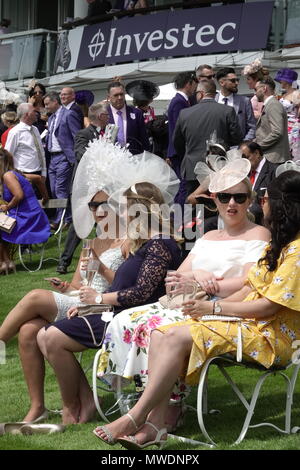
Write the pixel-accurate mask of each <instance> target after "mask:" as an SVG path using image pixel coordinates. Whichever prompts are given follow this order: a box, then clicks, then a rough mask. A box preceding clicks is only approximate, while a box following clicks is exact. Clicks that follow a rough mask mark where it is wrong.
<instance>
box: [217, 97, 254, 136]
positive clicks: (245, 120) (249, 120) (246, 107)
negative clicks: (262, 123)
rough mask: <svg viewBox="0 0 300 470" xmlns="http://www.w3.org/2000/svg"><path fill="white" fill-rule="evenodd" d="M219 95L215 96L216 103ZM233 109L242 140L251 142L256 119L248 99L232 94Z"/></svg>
mask: <svg viewBox="0 0 300 470" xmlns="http://www.w3.org/2000/svg"><path fill="white" fill-rule="evenodd" d="M218 99H219V94H218V93H217V95H216V101H218ZM233 107H234V109H235V112H236V114H237V117H238V120H239V125H240V128H241V131H242V134H243V140H253V139H254V138H255V130H256V119H255V117H254V114H253V108H252V104H251V101H250V99H249V98H248V97H247V96H243V95H238V94H237V93H234V94H233Z"/></svg>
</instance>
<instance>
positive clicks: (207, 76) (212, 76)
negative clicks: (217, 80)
mask: <svg viewBox="0 0 300 470" xmlns="http://www.w3.org/2000/svg"><path fill="white" fill-rule="evenodd" d="M199 77H200V78H207V80H211V79H212V78H214V77H215V74H212V75H199Z"/></svg>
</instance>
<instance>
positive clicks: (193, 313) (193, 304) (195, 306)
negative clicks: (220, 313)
mask: <svg viewBox="0 0 300 470" xmlns="http://www.w3.org/2000/svg"><path fill="white" fill-rule="evenodd" d="M212 308H213V303H212V302H210V301H208V300H197V299H191V300H188V301H187V302H184V303H183V304H182V313H183V315H186V316H189V317H191V318H193V319H195V320H197V319H198V318H199V319H201V317H203V316H204V315H212Z"/></svg>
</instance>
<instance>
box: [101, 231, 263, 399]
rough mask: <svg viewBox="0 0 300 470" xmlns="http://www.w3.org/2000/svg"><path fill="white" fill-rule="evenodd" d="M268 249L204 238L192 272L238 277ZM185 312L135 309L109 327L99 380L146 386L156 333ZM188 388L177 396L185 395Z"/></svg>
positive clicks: (151, 306) (195, 251)
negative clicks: (134, 381)
mask: <svg viewBox="0 0 300 470" xmlns="http://www.w3.org/2000/svg"><path fill="white" fill-rule="evenodd" d="M265 246H266V242H264V241H261V240H247V241H245V240H225V241H215V240H207V239H205V238H200V239H198V240H197V241H196V243H195V245H194V247H193V249H192V250H191V254H193V255H195V257H194V259H193V261H192V269H193V270H196V269H204V270H206V271H209V272H212V273H214V274H215V275H216V276H217V277H224V278H230V277H238V276H241V275H242V272H243V269H244V265H245V264H247V263H255V262H256V261H257V260H258V259H259V258H260V255H261V253H262V251H263V249H264V247H265ZM183 319H184V317H183V315H182V312H181V309H168V308H165V307H163V306H162V305H161V304H160V303H159V302H156V303H153V304H148V305H145V306H143V307H141V306H139V307H135V308H130V309H127V310H123V312H121V313H119V314H118V315H117V316H116V317H115V318H114V319H113V320H112V321H111V322H110V324H109V326H108V328H107V331H106V335H105V338H104V343H103V347H102V354H101V356H100V361H99V367H98V377H99V378H103V379H105V380H106V381H107V382H108V383H109V384H110V385H113V384H114V382H115V380H114V378H115V377H116V375H119V376H121V377H123V382H124V384H126V381H128V380H132V379H133V376H134V375H140V377H141V380H142V382H143V383H144V384H145V383H146V382H147V379H148V349H149V343H150V336H151V332H152V330H153V329H155V328H157V327H159V326H161V325H168V324H173V323H175V322H178V321H181V320H183ZM185 392H186V391H185V388H184V384H181V385H180V389H178V390H177V391H176V392H175V394H174V395H173V398H174V399H177V398H180V397H177V396H175V395H176V394H179V395H181V397H183V396H184V394H185Z"/></svg>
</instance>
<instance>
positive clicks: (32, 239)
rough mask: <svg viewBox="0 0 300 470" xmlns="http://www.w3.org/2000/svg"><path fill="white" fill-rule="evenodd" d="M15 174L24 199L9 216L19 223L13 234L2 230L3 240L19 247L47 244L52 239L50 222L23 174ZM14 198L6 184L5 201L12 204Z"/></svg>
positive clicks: (4, 189)
mask: <svg viewBox="0 0 300 470" xmlns="http://www.w3.org/2000/svg"><path fill="white" fill-rule="evenodd" d="M13 173H14V175H15V176H16V177H17V179H18V181H19V183H20V185H21V187H22V190H23V193H24V198H23V199H22V201H20V202H19V204H18V206H16V207H13V208H12V209H10V211H9V213H8V215H9V216H10V217H13V218H14V219H16V220H17V223H16V225H15V227H14V228H13V230H12V232H11V233H6V232H3V230H0V236H1V239H2V240H4V241H6V242H9V243H15V244H17V245H22V244H28V245H30V244H34V243H43V242H46V241H47V240H48V238H49V237H50V224H49V220H48V218H47V216H46V214H45V212H44V210H43V209H42V208H41V206H40V204H39V201H38V200H37V197H36V195H35V193H34V191H33V189H32V186H31V184H30V183H29V181H28V180H27V179H26V178H25V177H24V176H23V175H21V173H19V172H17V171H13ZM12 198H13V194H12V193H11V192H10V190H9V189H8V187H7V186H6V184H4V185H3V199H4V200H5V201H6V202H10V201H11V200H12Z"/></svg>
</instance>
